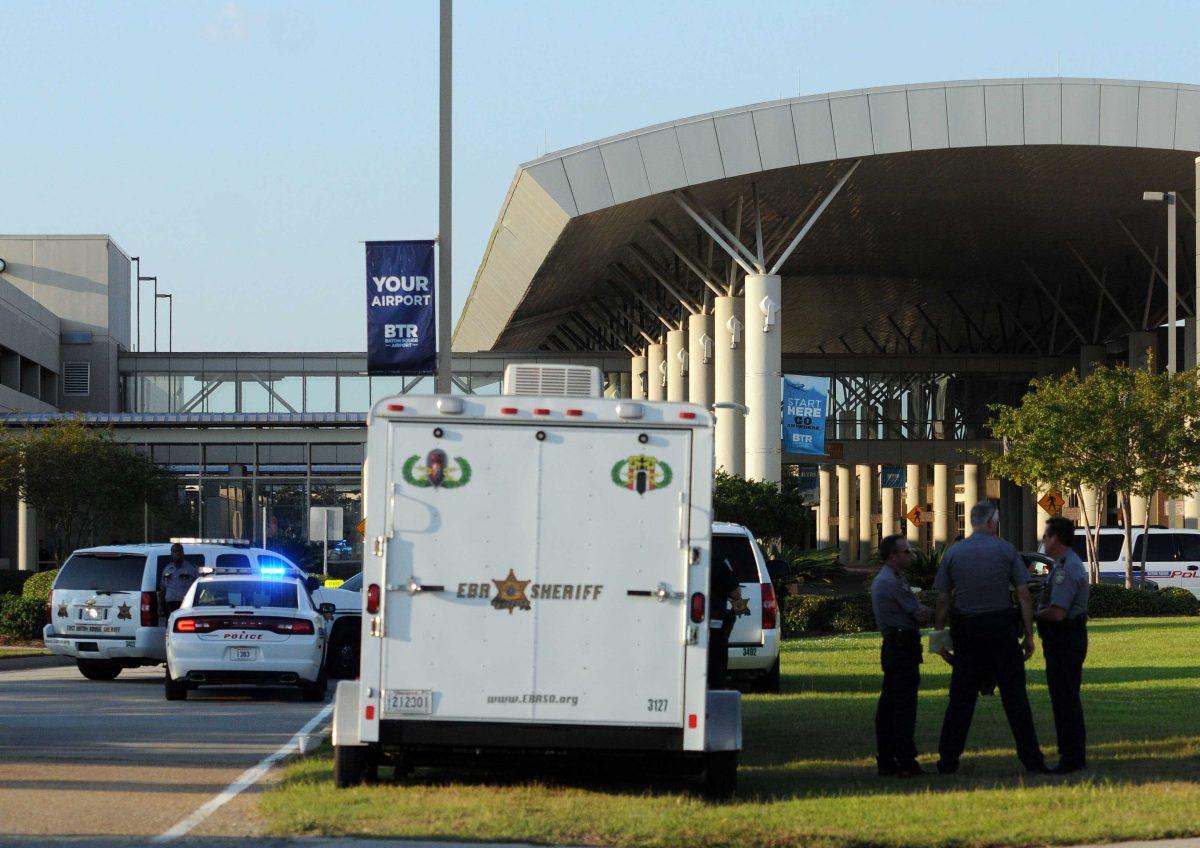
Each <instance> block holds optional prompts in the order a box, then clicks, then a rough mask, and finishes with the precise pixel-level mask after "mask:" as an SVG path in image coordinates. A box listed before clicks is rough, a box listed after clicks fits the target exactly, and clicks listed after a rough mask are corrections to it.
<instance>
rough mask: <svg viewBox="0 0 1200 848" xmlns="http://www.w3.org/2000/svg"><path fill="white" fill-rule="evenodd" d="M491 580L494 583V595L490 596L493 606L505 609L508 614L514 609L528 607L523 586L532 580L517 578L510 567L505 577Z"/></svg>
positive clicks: (527, 599)
mask: <svg viewBox="0 0 1200 848" xmlns="http://www.w3.org/2000/svg"><path fill="white" fill-rule="evenodd" d="M492 582H493V583H495V584H496V597H494V598H492V606H493V607H494V608H496V609H498V610H503V609H506V610H508V614H509V615H512V612H513V610H515V609H521V610H527V609H529V608H530V606H529V598H527V597H526V596H525V587H527V586H528V585H529V584H530V583H532V582H533V581H532V580H518V579H517V575H516V574H515V573H514V572H513V570H512V569H511V568H510V569H509V570H508V576H507V577H505V578H504V579H503V580H493V581H492Z"/></svg>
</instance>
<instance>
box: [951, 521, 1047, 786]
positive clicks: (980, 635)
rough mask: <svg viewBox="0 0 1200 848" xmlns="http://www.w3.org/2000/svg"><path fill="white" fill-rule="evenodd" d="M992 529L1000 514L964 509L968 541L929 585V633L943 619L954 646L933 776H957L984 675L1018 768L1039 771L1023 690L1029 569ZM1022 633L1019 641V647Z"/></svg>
mask: <svg viewBox="0 0 1200 848" xmlns="http://www.w3.org/2000/svg"><path fill="white" fill-rule="evenodd" d="M999 526H1000V518H999V512H998V510H997V509H996V505H995V504H993V503H992V502H991V501H981V502H980V503H977V504H975V506H973V507H971V528H972V533H971V535H970V536H968V537H967V538H966V539H963V540H962V541H961V542H957V543H955V544H954V545H952V546H951V547H950V549H949V550H947V551H946V554H945V556H944V557H943V558H942V564H941V566H940V567H939V568H938V573H937V577H935V578H934V581H933V587H934V588H935V589H937V590H938V600H937V611H936V612H935V614H934V622H933V624H934V627H935V628H937V629H938V630H941V629H942V628H944V627H945V626H946V621H947V619H948V618H949V619H950V637H951V640H952V641H953V643H954V656H953V660H954V669H953V671H952V672H951V673H950V702H949V703H948V704H947V705H946V716H945V718H944V719H943V720H942V735H941V739H940V741H939V742H938V753H939V754H940V757H941V758H940V759H939V761H938V766H937V768H938V772H939V773H940V774H952V773H954V772H955V771H958V763H959V758H960V757H961V756H962V752H963V748H964V747H966V744H967V732H968V731H969V730H970V729H971V717H972V715H974V713H975V702H976V700H978V698H979V688H980V684H981V683H982V682H983V681H984V680H986V679H987V678H988V676H989V675H994V678H995V681H996V685H997V686H998V687H999V689H1000V700H1001V701H1002V703H1003V704H1004V714H1005V716H1006V717H1007V718H1008V726H1009V728H1010V729H1011V730H1012V734H1013V739H1014V740H1015V741H1016V744H1017V756H1018V757H1019V758H1020V760H1021V763H1022V765H1024V766H1025V768H1026V769H1027V770H1028V771H1031V772H1044V771H1045V770H1046V762H1045V759H1044V758H1043V757H1042V751H1041V748H1040V747H1038V740H1037V730H1035V729H1034V726H1033V711H1032V710H1030V708H1029V695H1028V693H1027V692H1026V691H1025V664H1024V660H1028V659H1029V658H1030V657H1031V656H1033V600H1032V598H1030V596H1029V587H1028V586H1027V585H1026V584H1028V582H1029V570H1028V569H1027V568H1026V567H1025V563H1024V561H1023V560H1022V559H1021V555H1020V554H1018V553H1017V550H1016V548H1014V547H1013V546H1012V545H1010V544H1008V542H1004V541H1002V540H1000V539H999V538H997V536H996V531H997V530H998V528H999ZM1010 587H1014V588H1015V589H1016V594H1017V600H1018V602H1019V603H1020V607H1021V609H1020V614H1019V616H1020V618H1019V619H1018V614H1017V611H1016V610H1014V609H1013V607H1012V600H1011V597H1010V593H1009V588H1010ZM951 602H953V606H954V614H953V616H951V613H950V607H951ZM1022 633H1023V635H1024V641H1023V642H1020V643H1018V638H1019V637H1020V636H1021V635H1022ZM1022 653H1023V654H1024V657H1022ZM947 658H948V659H949V657H947Z"/></svg>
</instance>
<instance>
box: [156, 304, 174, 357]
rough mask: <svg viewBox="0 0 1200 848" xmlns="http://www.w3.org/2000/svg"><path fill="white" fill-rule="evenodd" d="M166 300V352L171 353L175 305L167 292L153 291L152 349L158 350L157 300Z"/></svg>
mask: <svg viewBox="0 0 1200 848" xmlns="http://www.w3.org/2000/svg"><path fill="white" fill-rule="evenodd" d="M160 300H165V301H166V302H167V353H171V352H172V349H173V348H174V345H175V306H174V303H175V302H174V301H173V300H172V299H171V295H169V294H159V293H158V292H155V293H154V350H155V352H157V351H158V301H160Z"/></svg>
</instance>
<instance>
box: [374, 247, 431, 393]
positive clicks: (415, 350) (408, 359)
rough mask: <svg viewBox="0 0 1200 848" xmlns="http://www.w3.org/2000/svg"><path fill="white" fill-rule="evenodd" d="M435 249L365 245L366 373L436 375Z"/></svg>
mask: <svg viewBox="0 0 1200 848" xmlns="http://www.w3.org/2000/svg"><path fill="white" fill-rule="evenodd" d="M433 246H434V242H433V241H431V240H423V241H369V242H367V373H369V374H381V375H382V374H390V375H404V376H408V375H423V374H433V373H434V372H435V371H436V370H437V320H436V319H437V311H436V306H435V292H434V277H433Z"/></svg>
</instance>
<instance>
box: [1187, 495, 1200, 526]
mask: <svg viewBox="0 0 1200 848" xmlns="http://www.w3.org/2000/svg"><path fill="white" fill-rule="evenodd" d="M1183 526H1184V527H1186V528H1188V529H1189V530H1200V496H1197V495H1196V494H1194V493H1193V494H1192V496H1191V497H1190V498H1188V499H1187V500H1185V501H1184V502H1183Z"/></svg>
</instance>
